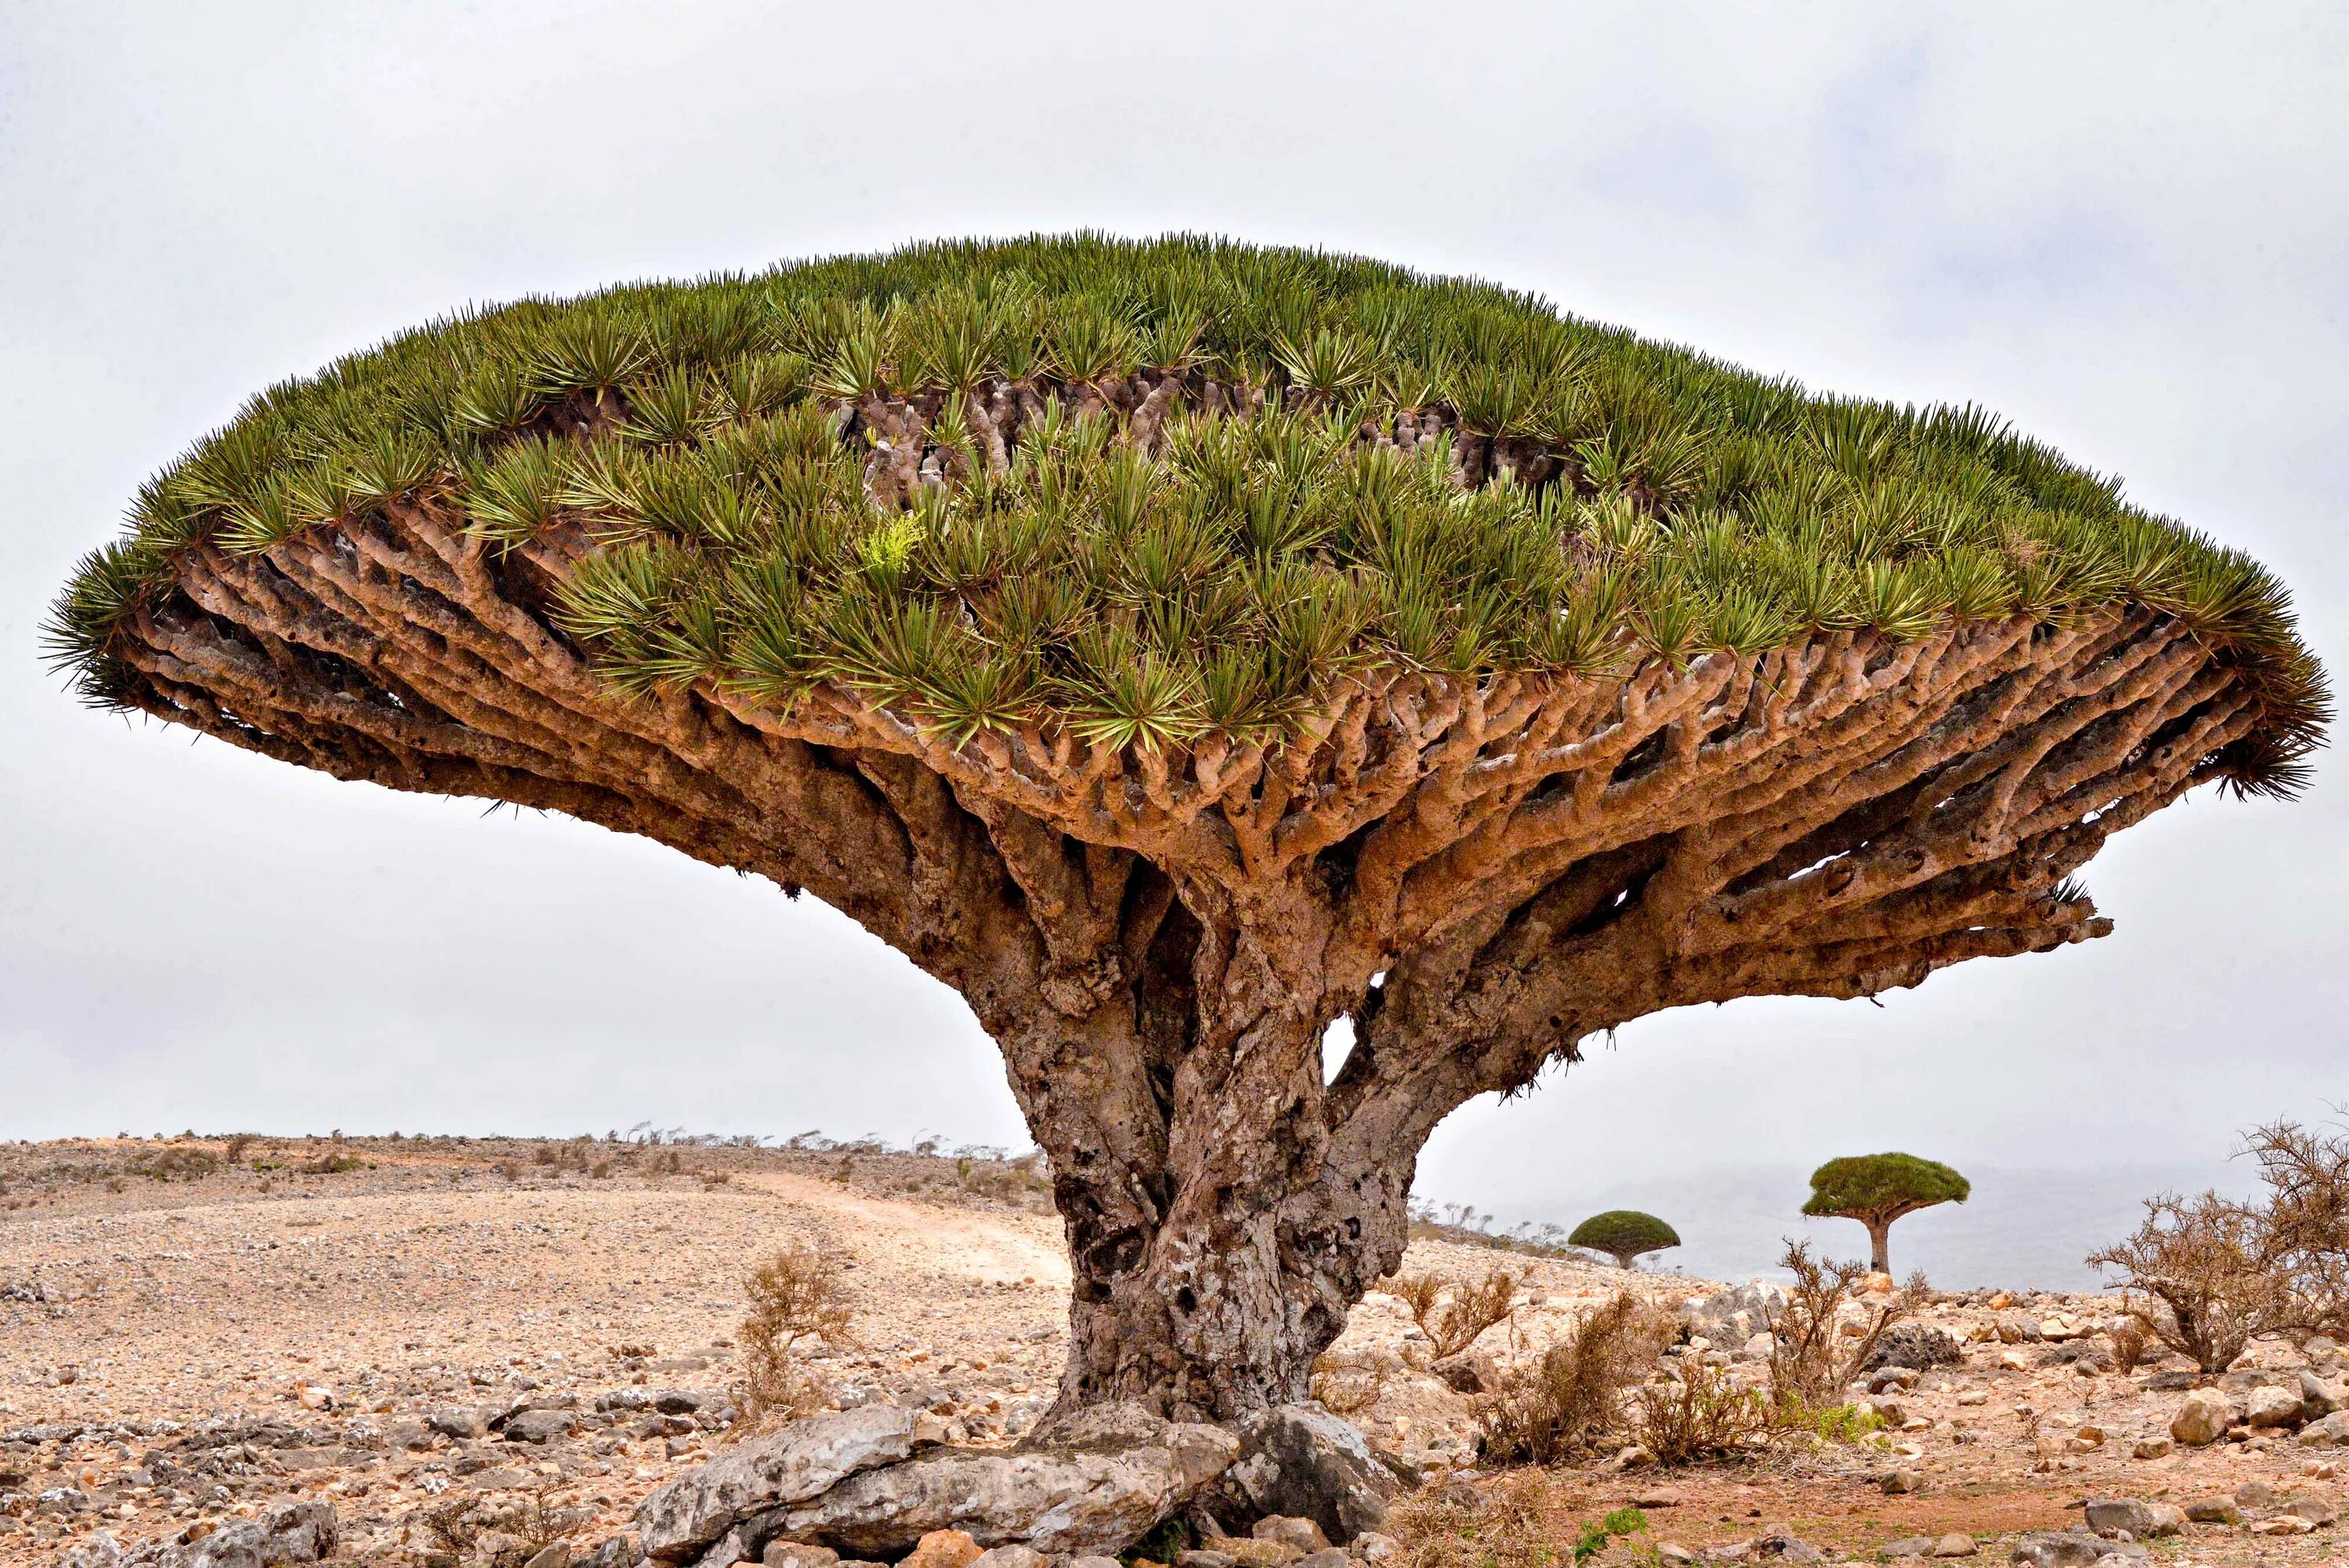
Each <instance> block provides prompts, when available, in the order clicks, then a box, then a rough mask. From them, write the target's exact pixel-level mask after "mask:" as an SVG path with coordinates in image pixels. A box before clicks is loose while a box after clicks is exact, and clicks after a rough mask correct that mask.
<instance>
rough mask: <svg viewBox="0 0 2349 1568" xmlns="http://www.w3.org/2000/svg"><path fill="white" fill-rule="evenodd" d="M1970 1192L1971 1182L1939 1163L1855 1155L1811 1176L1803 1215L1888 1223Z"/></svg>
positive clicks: (1906, 1157) (1900, 1156) (1963, 1197)
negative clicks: (1883, 1218)
mask: <svg viewBox="0 0 2349 1568" xmlns="http://www.w3.org/2000/svg"><path fill="white" fill-rule="evenodd" d="M1972 1192H1973V1186H1972V1184H1971V1182H1969V1181H1967V1180H1966V1179H1965V1178H1964V1177H1962V1176H1961V1175H1959V1174H1958V1173H1957V1172H1956V1171H1952V1170H1951V1169H1950V1167H1948V1166H1946V1165H1943V1164H1941V1163H1940V1162H1939V1161H1932V1160H1920V1159H1918V1158H1917V1156H1915V1155H1913V1154H1854V1155H1847V1156H1846V1157H1845V1158H1843V1159H1841V1160H1830V1161H1827V1162H1826V1164H1824V1165H1822V1166H1820V1167H1819V1168H1818V1169H1817V1170H1816V1171H1812V1172H1811V1196H1810V1201H1809V1202H1806V1203H1805V1204H1804V1205H1803V1212H1804V1213H1806V1214H1810V1215H1813V1216H1815V1217H1822V1218H1824V1217H1835V1218H1841V1219H1849V1220H1865V1219H1868V1218H1869V1217H1871V1216H1886V1217H1891V1216H1897V1215H1899V1214H1905V1213H1908V1212H1910V1211H1911V1210H1915V1209H1926V1208H1930V1207H1931V1206H1932V1205H1934V1204H1936V1203H1962V1202H1965V1201H1966V1199H1967V1198H1968V1197H1970V1196H1971V1195H1972Z"/></svg>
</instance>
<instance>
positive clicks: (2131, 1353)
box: [2105, 1315, 2147, 1374]
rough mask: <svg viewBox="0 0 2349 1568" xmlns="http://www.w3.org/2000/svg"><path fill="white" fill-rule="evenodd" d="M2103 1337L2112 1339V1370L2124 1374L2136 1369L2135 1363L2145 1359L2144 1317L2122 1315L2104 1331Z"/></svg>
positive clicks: (2145, 1336)
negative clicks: (2122, 1316)
mask: <svg viewBox="0 0 2349 1568" xmlns="http://www.w3.org/2000/svg"><path fill="white" fill-rule="evenodd" d="M2105 1337H2106V1339H2108V1340H2110V1341H2112V1346H2113V1370H2114V1371H2116V1372H2120V1373H2124V1374H2127V1373H2130V1372H2134V1371H2136V1370H2137V1363H2138V1362H2140V1361H2142V1360H2144V1359H2145V1350H2146V1345H2147V1333H2146V1326H2145V1319H2143V1318H2141V1317H2137V1316H2136V1315H2130V1316H2127V1317H2124V1318H2122V1319H2121V1320H2120V1321H2119V1322H2118V1323H2116V1324H2114V1325H2113V1326H2112V1327H2111V1328H2110V1329H2108V1330H2106V1334H2105Z"/></svg>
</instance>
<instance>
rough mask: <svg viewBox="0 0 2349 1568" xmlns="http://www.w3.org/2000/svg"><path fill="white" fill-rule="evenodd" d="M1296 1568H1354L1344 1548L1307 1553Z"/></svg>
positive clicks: (1139, 1567)
mask: <svg viewBox="0 0 2349 1568" xmlns="http://www.w3.org/2000/svg"><path fill="white" fill-rule="evenodd" d="M1133 1568H1142V1564H1141V1563H1139V1562H1137V1563H1134V1565H1133ZM1297 1568H1355V1563H1354V1560H1353V1558H1351V1557H1350V1556H1349V1555H1347V1553H1346V1550H1345V1548H1343V1547H1340V1546H1331V1547H1328V1548H1326V1549H1324V1550H1322V1551H1319V1552H1309V1553H1306V1554H1305V1555H1304V1556H1302V1557H1299V1559H1298V1560H1297Z"/></svg>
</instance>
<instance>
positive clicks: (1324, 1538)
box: [1248, 1513, 1330, 1554]
mask: <svg viewBox="0 0 2349 1568" xmlns="http://www.w3.org/2000/svg"><path fill="white" fill-rule="evenodd" d="M1248 1533H1249V1534H1250V1535H1252V1536H1254V1537H1255V1538H1256V1539H1257V1540H1258V1541H1286V1542H1288V1543H1289V1544H1290V1545H1291V1546H1294V1547H1296V1548H1297V1550H1298V1551H1299V1553H1307V1554H1310V1553H1315V1552H1327V1551H1329V1550H1330V1537H1329V1536H1328V1535H1326V1534H1324V1533H1323V1532H1322V1530H1321V1526H1320V1525H1319V1524H1317V1523H1315V1522H1313V1521H1312V1520H1309V1519H1305V1518H1301V1517H1299V1516H1298V1515H1295V1514H1287V1513H1268V1514H1266V1515H1265V1516H1264V1517H1263V1518H1262V1519H1259V1520H1257V1522H1256V1524H1255V1525H1254V1527H1253V1528H1251V1529H1250V1530H1249V1531H1248Z"/></svg>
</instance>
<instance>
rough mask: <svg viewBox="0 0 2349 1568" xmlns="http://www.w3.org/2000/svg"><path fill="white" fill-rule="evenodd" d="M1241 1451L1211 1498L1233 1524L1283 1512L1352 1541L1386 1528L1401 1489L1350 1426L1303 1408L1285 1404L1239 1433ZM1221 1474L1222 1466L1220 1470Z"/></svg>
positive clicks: (1330, 1538)
mask: <svg viewBox="0 0 2349 1568" xmlns="http://www.w3.org/2000/svg"><path fill="white" fill-rule="evenodd" d="M1240 1443H1241V1446H1240V1453H1239V1458H1238V1460H1237V1463H1233V1464H1232V1465H1231V1466H1230V1467H1229V1470H1227V1471H1226V1473H1225V1474H1224V1476H1223V1479H1222V1480H1221V1481H1220V1482H1219V1483H1218V1484H1217V1486H1216V1492H1215V1494H1214V1495H1213V1496H1211V1497H1210V1498H1209V1499H1207V1500H1206V1501H1207V1507H1208V1511H1210V1512H1212V1513H1215V1514H1216V1515H1217V1516H1219V1517H1224V1518H1226V1522H1227V1523H1230V1522H1237V1521H1238V1520H1242V1519H1249V1520H1253V1519H1258V1518H1261V1517H1263V1516H1264V1515H1266V1514H1286V1515H1290V1516H1293V1517H1297V1518H1304V1519H1310V1520H1312V1521H1313V1522H1315V1523H1316V1524H1319V1526H1320V1527H1321V1531H1322V1533H1323V1535H1324V1536H1325V1537H1326V1538H1327V1539H1326V1541H1325V1542H1324V1543H1325V1544H1327V1543H1328V1542H1340V1543H1343V1542H1350V1541H1352V1540H1353V1539H1354V1537H1355V1536H1357V1535H1359V1534H1361V1532H1363V1531H1365V1530H1377V1529H1379V1528H1380V1527H1381V1526H1382V1525H1384V1524H1385V1523H1386V1517H1387V1502H1388V1500H1389V1499H1391V1498H1392V1497H1394V1496H1396V1495H1397V1494H1398V1493H1400V1492H1401V1491H1402V1481H1401V1480H1399V1479H1398V1478H1397V1477H1396V1475H1395V1473H1394V1472H1393V1471H1392V1470H1390V1469H1388V1468H1387V1466H1385V1465H1384V1464H1382V1463H1381V1462H1380V1460H1379V1459H1378V1456H1377V1455H1375V1454H1373V1453H1372V1452H1371V1447H1370V1444H1369V1443H1367V1442H1366V1441H1364V1440H1363V1438H1362V1434H1361V1432H1360V1431H1359V1430H1357V1429H1355V1428H1354V1427H1353V1426H1352V1425H1351V1424H1350V1422H1348V1421H1346V1420H1345V1419H1343V1418H1340V1417H1338V1416H1333V1415H1331V1414H1330V1412H1328V1411H1327V1410H1321V1409H1316V1408H1312V1407H1310V1406H1306V1405H1282V1406H1280V1407H1278V1408H1275V1409H1273V1410H1271V1411H1268V1412H1267V1413H1266V1414H1265V1415H1263V1416H1261V1417H1259V1418H1257V1419H1256V1420H1255V1421H1254V1422H1253V1423H1251V1424H1250V1425H1249V1426H1248V1427H1247V1429H1244V1430H1243V1431H1242V1433H1241V1434H1240ZM1218 1468H1219V1469H1220V1468H1222V1467H1218Z"/></svg>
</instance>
